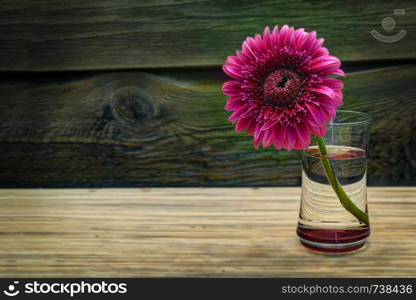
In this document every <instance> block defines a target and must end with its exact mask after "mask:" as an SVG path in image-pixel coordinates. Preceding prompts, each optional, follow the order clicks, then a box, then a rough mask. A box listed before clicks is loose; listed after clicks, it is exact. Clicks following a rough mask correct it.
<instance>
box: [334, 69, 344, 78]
mask: <svg viewBox="0 0 416 300" xmlns="http://www.w3.org/2000/svg"><path fill="white" fill-rule="evenodd" d="M331 74H332V75H338V76H341V77H345V73H344V71H342V70H341V69H338V70H335V71H333V72H332V73H331Z"/></svg>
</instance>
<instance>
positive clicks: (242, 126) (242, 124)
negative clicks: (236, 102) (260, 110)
mask: <svg viewBox="0 0 416 300" xmlns="http://www.w3.org/2000/svg"><path fill="white" fill-rule="evenodd" d="M253 121H254V120H253V119H252V118H243V119H240V120H238V121H237V125H236V126H235V131H237V132H241V131H243V130H246V129H247V128H249V127H250V125H251V123H252V122H253Z"/></svg>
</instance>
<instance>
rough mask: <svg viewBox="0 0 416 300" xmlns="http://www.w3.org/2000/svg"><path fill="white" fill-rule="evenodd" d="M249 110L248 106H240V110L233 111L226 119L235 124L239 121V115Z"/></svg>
mask: <svg viewBox="0 0 416 300" xmlns="http://www.w3.org/2000/svg"><path fill="white" fill-rule="evenodd" d="M248 108H249V105H248V104H244V105H243V106H241V107H240V108H238V109H237V110H235V111H234V112H233V113H232V114H231V116H230V117H229V118H228V120H230V121H232V122H235V121H238V120H239V119H240V115H241V114H243V113H244V112H245V111H246V110H247V109H248Z"/></svg>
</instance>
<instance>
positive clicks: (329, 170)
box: [315, 136, 370, 225]
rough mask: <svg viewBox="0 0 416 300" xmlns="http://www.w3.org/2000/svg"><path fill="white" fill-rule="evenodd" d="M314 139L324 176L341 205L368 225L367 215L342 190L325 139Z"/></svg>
mask: <svg viewBox="0 0 416 300" xmlns="http://www.w3.org/2000/svg"><path fill="white" fill-rule="evenodd" d="M315 138H316V141H317V142H318V146H319V150H320V152H321V156H322V157H321V163H322V166H323V167H324V170H325V173H326V177H327V178H328V181H329V183H330V184H331V186H332V188H333V189H334V192H335V193H336V194H337V196H338V199H339V201H340V202H341V204H342V206H343V207H344V208H345V209H346V210H347V211H349V212H350V213H351V214H352V215H354V216H355V217H356V218H357V219H358V220H359V221H361V222H363V223H365V224H367V225H370V223H369V220H368V215H367V214H366V213H365V212H363V211H362V210H361V209H359V208H358V207H357V206H356V205H355V203H354V202H352V201H351V199H350V198H349V197H348V195H347V193H346V192H345V191H344V189H343V187H342V185H341V183H340V182H339V180H338V178H337V176H336V174H335V172H334V168H333V167H332V164H331V162H330V161H329V159H328V158H326V157H327V156H328V150H327V149H326V146H325V141H324V139H323V138H321V137H318V136H315Z"/></svg>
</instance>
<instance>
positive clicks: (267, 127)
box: [261, 120, 276, 130]
mask: <svg viewBox="0 0 416 300" xmlns="http://www.w3.org/2000/svg"><path fill="white" fill-rule="evenodd" d="M275 124H276V121H273V120H269V121H267V122H265V123H264V125H263V126H262V127H261V130H269V129H270V128H272V127H273V126H274V125H275Z"/></svg>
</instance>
